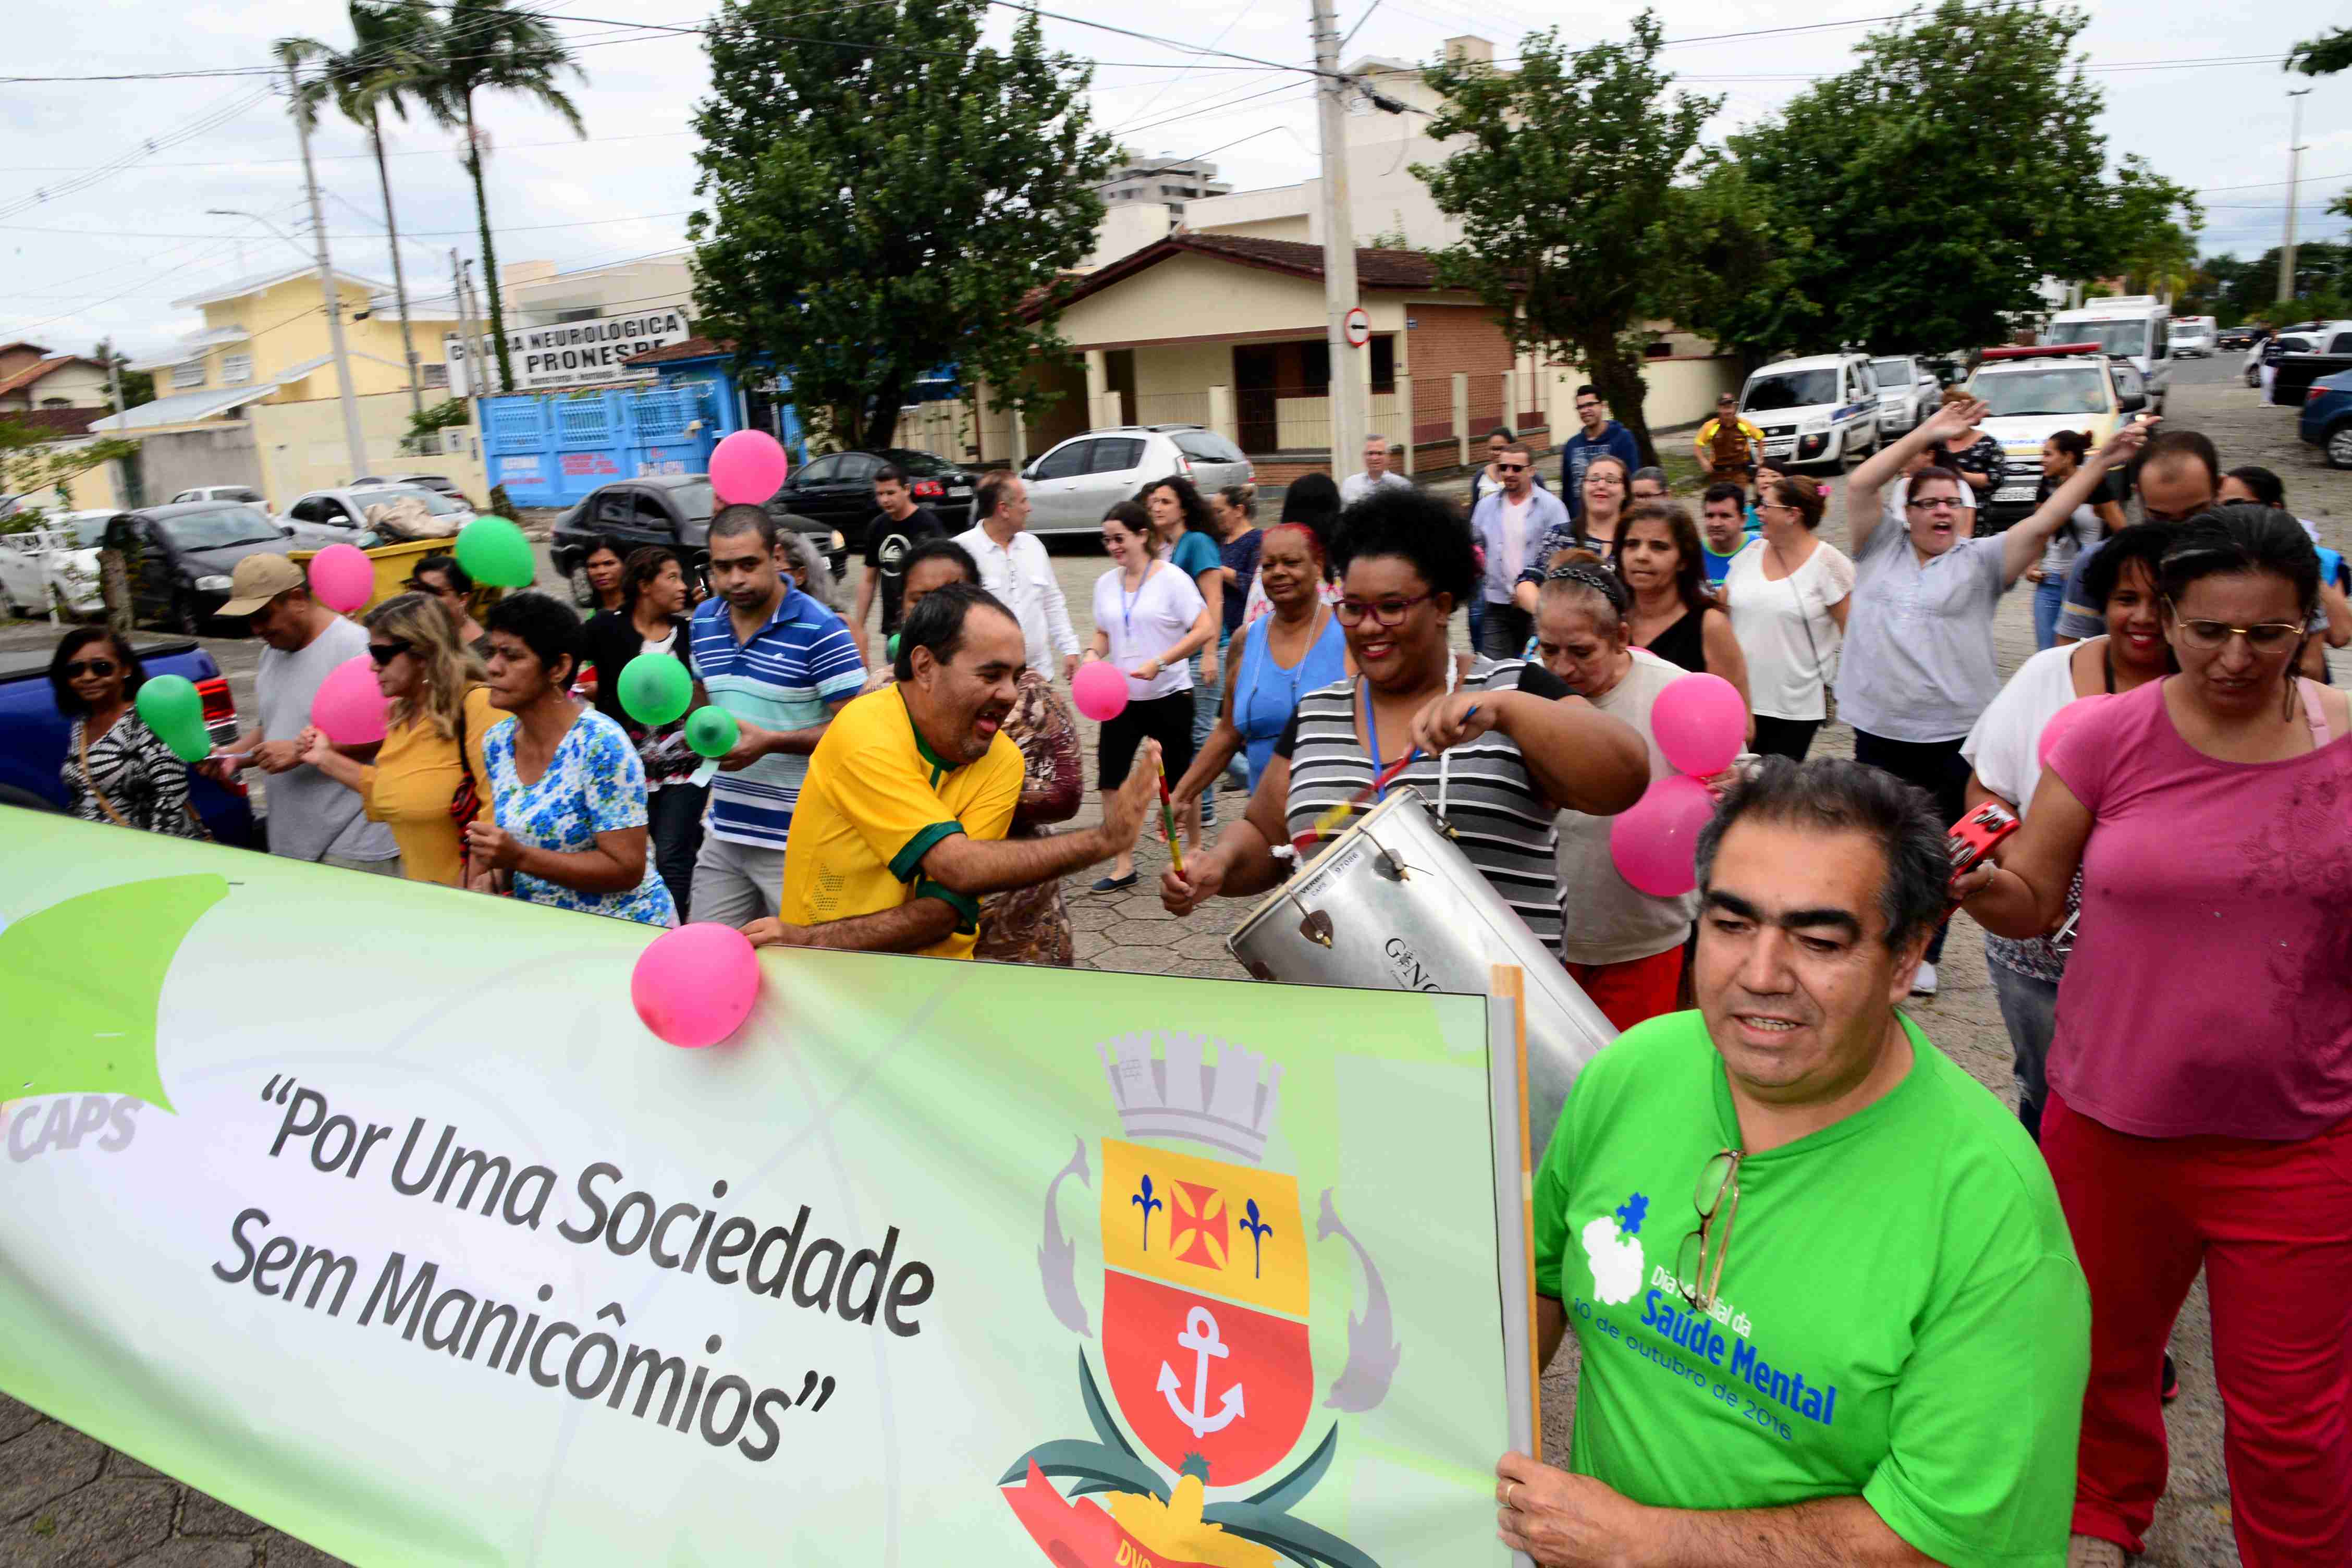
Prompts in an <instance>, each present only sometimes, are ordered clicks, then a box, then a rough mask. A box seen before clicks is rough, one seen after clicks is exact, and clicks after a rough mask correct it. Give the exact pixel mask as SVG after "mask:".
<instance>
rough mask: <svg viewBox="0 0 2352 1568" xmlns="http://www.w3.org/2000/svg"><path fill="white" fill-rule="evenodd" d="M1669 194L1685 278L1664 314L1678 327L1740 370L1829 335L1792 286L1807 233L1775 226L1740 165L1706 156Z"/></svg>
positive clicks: (1807, 247) (1807, 246) (1806, 248)
mask: <svg viewBox="0 0 2352 1568" xmlns="http://www.w3.org/2000/svg"><path fill="white" fill-rule="evenodd" d="M1671 195H1672V198H1673V199H1672V201H1671V202H1670V203H1669V205H1668V207H1667V212H1668V214H1669V217H1668V220H1667V221H1668V226H1669V227H1670V228H1671V230H1672V232H1673V234H1674V236H1675V239H1676V241H1677V250H1678V257H1677V259H1678V260H1679V261H1680V263H1681V265H1682V268H1683V272H1682V275H1681V276H1680V278H1679V279H1677V280H1676V281H1675V285H1674V287H1673V288H1672V289H1671V290H1670V293H1671V295H1672V304H1671V309H1670V310H1669V312H1668V313H1669V314H1670V315H1671V316H1672V317H1673V319H1674V320H1675V321H1676V322H1677V323H1679V324H1680V325H1682V326H1683V327H1685V328H1687V329H1688V330H1689V331H1694V332H1696V333H1698V334H1699V335H1700V336H1701V337H1706V338H1712V339H1714V340H1715V342H1717V344H1718V345H1720V346H1723V347H1726V348H1729V349H1733V350H1736V351H1738V352H1739V353H1741V355H1742V356H1743V358H1745V359H1746V361H1747V362H1748V363H1746V364H1745V365H1744V366H1743V367H1742V368H1743V369H1746V370H1753V369H1755V368H1756V367H1757V365H1759V364H1760V363H1763V362H1764V361H1765V360H1766V359H1767V358H1769V356H1771V355H1772V354H1774V353H1780V352H1782V351H1787V350H1795V349H1798V348H1801V347H1803V346H1804V345H1806V344H1809V343H1815V342H1820V341H1821V340H1822V338H1823V337H1825V336H1827V335H1828V331H1829V329H1828V327H1827V326H1826V325H1825V324H1824V322H1823V321H1822V308H1821V307H1820V306H1819V305H1817V304H1815V303H1814V302H1813V301H1812V300H1810V299H1808V298H1807V297H1806V296H1805V295H1804V294H1803V293H1802V292H1801V291H1800V290H1799V289H1797V287H1796V277H1797V274H1798V272H1799V271H1800V270H1801V268H1803V267H1804V266H1805V263H1806V257H1807V253H1808V252H1810V251H1811V248H1812V235H1811V232H1810V231H1809V230H1807V229H1806V228H1805V227H1803V226H1801V225H1798V224H1790V223H1783V222H1780V221H1776V219H1775V217H1774V215H1773V204H1772V202H1771V200H1770V199H1769V196H1768V195H1766V194H1765V193H1764V192H1762V191H1759V189H1757V187H1756V185H1755V184H1754V182H1753V181H1751V180H1750V179H1749V178H1748V170H1747V168H1746V166H1745V165H1743V164H1741V163H1738V161H1737V160H1734V159H1730V158H1727V157H1724V156H1722V155H1721V154H1719V153H1718V154H1714V155H1711V156H1710V157H1709V158H1708V159H1707V161H1706V163H1704V164H1702V165H1701V167H1700V171H1699V174H1698V177H1697V179H1696V180H1695V181H1693V182H1691V183H1690V184H1684V185H1677V186H1676V187H1675V189H1674V191H1673V192H1672V193H1671Z"/></svg>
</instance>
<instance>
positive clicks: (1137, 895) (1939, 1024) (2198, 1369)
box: [0, 355, 2352, 1568]
mask: <svg viewBox="0 0 2352 1568" xmlns="http://www.w3.org/2000/svg"><path fill="white" fill-rule="evenodd" d="M2237 363H2238V362H2237V356H2235V355H2225V356H2223V357H2221V358H2220V359H2215V360H2207V361H2189V362H2186V363H2181V364H2179V365H2178V366H2176V369H2175V373H2174V378H2175V379H2174V391H2173V394H2172V396H2171V411H2170V419H2171V423H2173V424H2174V425H2176V426H2186V427H2190V428H2196V429H2201V430H2203V431H2205V432H2206V433H2207V434H2208V435H2210V436H2211V437H2212V438H2213V440H2214V442H2215V443H2216V444H2217V445H2218V446H2219V447H2220V448H2221V454H2222V458H2223V461H2224V463H2225V465H2228V466H2233V467H2234V466H2236V465H2238V464H2242V463H2259V464H2262V465H2263V466H2265V467H2268V468H2273V469H2274V470H2276V471H2277V472H2278V473H2279V474H2280V475H2281V476H2282V477H2283V478H2284V480H2285V482H2286V487H2287V499H2288V501H2289V503H2290V504H2291V505H2292V506H2293V507H2294V510H2296V511H2297V512H2298V513H2299V514H2301V515H2302V516H2304V517H2305V518H2308V519H2310V520H2312V521H2314V522H2315V523H2317V524H2318V525H2319V527H2320V530H2321V532H2322V534H2323V536H2324V537H2325V538H2326V541H2327V542H2328V543H2330V544H2332V545H2336V546H2337V547H2338V548H2341V547H2343V546H2344V545H2345V544H2346V543H2347V540H2352V530H2347V522H2346V520H2347V518H2352V472H2338V471H2336V470H2334V469H2330V468H2326V466H2325V464H2324V463H2323V461H2322V460H2321V458H2319V456H2318V454H2317V452H2316V451H2315V450H2314V449H2313V448H2311V447H2304V446H2302V445H2301V444H2300V443H2299V442H2298V441H2297V440H2296V438H2295V435H2294V412H2293V411H2292V410H2290V409H2284V408H2271V407H2267V406H2264V405H2260V404H2258V403H2257V402H2256V401H2255V395H2254V394H2253V393H2252V392H2249V391H2247V390H2246V389H2245V388H2244V387H2243V386H2242V384H2239V383H2238V381H2237V379H2236V373H2237ZM1833 487H1836V488H1842V481H1833ZM1838 515H1839V509H1838V508H1837V507H1836V506H1835V505H1832V509H1831V516H1832V521H1831V522H1830V523H1829V524H1828V525H1827V526H1828V528H1829V531H1830V532H1829V537H1830V538H1831V539H1832V541H1833V542H1834V541H1838V540H1839V539H1840V538H1841V525H1840V524H1839V522H1838V521H1835V520H1836V518H1837V516H1838ZM543 561H544V552H543V551H542V562H543ZM1107 567H1108V562H1106V561H1105V560H1104V559H1103V558H1102V556H1101V555H1100V553H1099V552H1098V551H1097V550H1096V549H1094V548H1092V547H1090V546H1087V545H1084V544H1079V545H1076V546H1073V545H1058V546H1057V547H1056V551H1055V571H1056V574H1057V575H1058V576H1059V578H1060V580H1061V584H1062V587H1063V590H1064V592H1065V594H1066V595H1067V596H1068V599H1069V602H1070V608H1071V614H1072V616H1073V617H1074V619H1075V620H1076V622H1077V624H1078V626H1079V630H1080V634H1081V636H1084V635H1087V633H1089V632H1090V631H1091V630H1092V627H1091V625H1090V619H1089V617H1088V616H1087V605H1088V604H1089V603H1090V602H1091V599H1092V585H1093V583H1094V580H1095V578H1096V577H1097V576H1098V575H1099V574H1101V573H1102V572H1103V571H1104V570H1105V569H1106V568H1107ZM542 581H543V582H545V583H547V584H550V585H552V586H556V587H558V589H559V591H560V584H557V583H556V580H555V577H554V574H553V573H552V571H551V570H549V571H547V572H546V573H545V575H544V576H543V578H542ZM855 582H856V568H853V569H852V579H851V582H850V584H846V585H845V587H846V588H847V589H850V590H853V591H854V588H855ZM843 602H844V603H845V604H847V603H850V602H854V601H852V599H851V598H850V597H849V595H848V594H847V593H845V594H844V595H843ZM1459 635H1460V630H1459V627H1458V626H1457V637H1459ZM55 636H56V632H55V630H54V629H53V628H50V627H48V626H45V625H41V624H37V623H30V624H28V623H16V624H13V625H7V626H0V647H47V646H49V644H50V643H51V642H52V640H53V639H54V637H55ZM1995 637H1996V645H1997V647H1998V649H1999V651H2000V660H2001V667H2002V668H2003V669H2004V670H2008V669H2013V668H2015V667H2016V666H2017V665H2018V664H2019V663H2020V662H2021V660H2022V659H2023V658H2025V657H2026V656H2027V655H2028V654H2029V653H2031V652H2032V625H2031V618H2030V615H2029V596H2028V595H2025V594H2023V593H2012V594H2011V595H2009V597H2008V598H2007V599H2006V600H2004V601H2003V603H2002V605H2001V610H2000V619H1999V621H1998V623H1997V626H1996V633H1995ZM202 641H203V643H204V646H205V647H206V648H208V649H210V650H211V652H212V654H213V657H214V658H215V659H216V660H217V661H218V662H219V663H220V665H221V668H223V670H224V671H226V673H227V675H228V677H229V681H230V687H231V689H232V691H233V692H234V693H235V695H236V702H237V709H238V711H239V712H240V713H241V714H245V715H248V716H249V715H250V714H251V713H252V712H253V711H254V707H253V670H254V667H255V662H256V658H257V650H258V647H259V645H258V644H257V643H256V642H255V641H253V640H252V639H250V638H247V637H205V638H203V639H202ZM2331 662H2332V663H2333V665H2334V667H2335V669H2336V679H2337V681H2338V682H2339V683H2343V682H2345V681H2347V679H2352V661H2347V659H2345V658H2343V657H2342V656H2340V655H2339V656H2336V658H2334V659H2333V660H2332V661H2331ZM1083 728H1084V730H1085V731H1086V737H1087V751H1088V757H1089V762H1088V769H1089V771H1088V776H1089V777H1090V778H1091V777H1092V776H1093V774H1092V761H1091V758H1092V751H1093V742H1094V730H1095V726H1094V725H1092V724H1090V723H1087V724H1084V725H1083ZM1851 751H1852V733H1851V731H1848V730H1847V729H1846V728H1845V727H1844V726H1843V725H1838V724H1832V725H1831V726H1829V727H1828V728H1827V729H1826V730H1825V731H1823V733H1822V738H1821V740H1820V742H1818V743H1817V744H1816V747H1815V751H1814V754H1815V755H1846V754H1850V753H1851ZM1092 812H1093V808H1092V807H1091V806H1090V807H1089V808H1088V812H1087V816H1091V815H1092ZM1163 858H1164V856H1163V852H1162V851H1160V849H1158V848H1157V847H1154V846H1151V845H1150V844H1149V843H1147V844H1146V845H1145V847H1144V848H1143V850H1142V851H1141V853H1140V854H1139V866H1140V868H1141V869H1142V870H1143V873H1144V875H1143V877H1142V879H1141V882H1140V885H1139V886H1140V888H1141V889H1150V887H1151V886H1153V884H1154V883H1155V881H1156V879H1157V877H1158V874H1159V870H1160V865H1161V864H1162V862H1163ZM1085 880H1087V879H1074V883H1073V886H1074V887H1078V886H1083V884H1084V881H1085ZM1071 909H1072V919H1073V921H1074V923H1075V924H1076V926H1077V927H1078V959H1079V962H1080V963H1084V964H1086V965H1087V966H1089V967H1091V968H1096V969H1105V970H1125V971H1131V972H1141V973H1162V974H1166V973H1177V974H1200V975H1215V976H1221V977H1232V976H1234V974H1235V973H1236V970H1235V966H1234V962H1233V960H1232V959H1231V957H1230V956H1228V955H1227V954H1226V952H1225V951H1224V945H1223V937H1224V933H1225V932H1226V931H1229V930H1231V929H1232V927H1233V925H1234V924H1235V923H1237V921H1238V920H1239V918H1240V916H1241V914H1242V912H1243V909H1244V906H1241V905H1238V904H1233V905H1226V906H1223V907H1221V908H1219V909H1217V910H1213V911H1211V912H1209V913H1206V914H1203V915H1202V916H1198V917H1195V918H1194V919H1193V920H1192V921H1176V920H1173V919H1171V918H1170V917H1169V916H1168V915H1167V914H1166V913H1165V912H1164V911H1162V910H1160V904H1159V900H1157V898H1156V897H1154V896H1152V895H1151V894H1150V892H1149V891H1144V890H1139V891H1135V892H1130V893H1129V894H1127V895H1125V896H1123V897H1118V898H1110V899H1104V898H1097V897H1094V896H1093V895H1091V894H1087V893H1084V892H1074V893H1073V896H1072V898H1071ZM1958 925H1959V926H1960V927H1961V928H1962V929H1961V930H1958V931H1955V932H1954V934H1953V938H1952V940H1951V941H1950V942H1949V943H1948V946H1947V949H1946V961H1945V963H1944V964H1943V966H1942V976H1943V991H1942V993H1941V994H1939V995H1937V997H1935V998H1934V999H1933V1000H1931V1001H1917V1000H1915V1001H1914V1003H1913V1005H1912V1008H1911V1011H1912V1012H1913V1014H1914V1016H1916V1018H1917V1019H1918V1020H1919V1022H1920V1024H1921V1025H1922V1026H1923V1027H1924V1028H1925V1029H1926V1030H1927V1034H1928V1035H1929V1037H1931V1038H1932V1039H1934V1040H1935V1041H1936V1043H1937V1045H1938V1046H1940V1047H1942V1048H1943V1049H1944V1050H1945V1051H1947V1052H1948V1053H1949V1054H1950V1055H1951V1056H1952V1057H1953V1058H1955V1059H1957V1060H1958V1061H1959V1062H1960V1063H1961V1065H1962V1066H1964V1067H1965V1068H1968V1070H1969V1072H1970V1073H1972V1074H1973V1075H1974V1076H1975V1077H1976V1078H1977V1079H1979V1081H1980V1082H1982V1083H1983V1084H1984V1085H1985V1086H1986V1087H1987V1088H1988V1089H1991V1090H1992V1091H1993V1092H1994V1093H1995V1094H1997V1095H2000V1097H2001V1098H2002V1100H2005V1101H2010V1102H2012V1103H2013V1102H2014V1098H2015V1096H2014V1091H2013V1089H2012V1088H2011V1081H2010V1052H2009V1042H2008V1038H2007V1036H2006V1035H2005V1034H2004V1033H2003V1031H2002V1028H2001V1025H2000V1015H1999V1012H1998V1010H1997V1009H1996V1007H1995V1005H1994V1002H1993V997H1992V992H1991V989H1990V984H1989V982H1988V981H1987V979H1986V977H1985V972H1984V958H1983V947H1982V944H1981V942H1979V941H1978V940H1976V938H1977V934H1978V933H1977V932H1976V931H1975V930H1974V929H1973V927H1972V926H1971V925H1970V922H1969V921H1968V920H1967V919H1966V917H1965V916H1963V917H1961V918H1960V920H1959V921H1958ZM2173 1351H2174V1355H2175V1358H2176V1360H2177V1361H2178V1363H2179V1370H2180V1381H2181V1385H2182V1395H2181V1398H2180V1400H2179V1403H2177V1404H2176V1405H2173V1406H2172V1407H2171V1408H2170V1409H2169V1410H2168V1413H2167V1424H2168V1430H2169V1433H2170V1437H2171V1452H2172V1478H2171V1488H2170V1490H2169V1492H2168V1495H2167V1496H2166V1498H2165V1500H2164V1501H2163V1503H2162V1504H2161V1505H2160V1506H2159V1508H2158V1513H2157V1521H2156V1526H2155V1529H2154V1531H2153V1532H2152V1534H2151V1536H2150V1541H2149V1552H2148V1554H2147V1557H2145V1558H2144V1559H2142V1562H2143V1563H2149V1564H2158V1565H2163V1568H2208V1565H2217V1564H2233V1563H2236V1562H2237V1561H2238V1558H2237V1553H2236V1551H2235V1548H2234V1547H2233V1545H2232V1544H2231V1538H2230V1527H2229V1507H2230V1505H2229V1489H2228V1484H2227V1482H2226V1480H2225V1479H2224V1478H2223V1475H2222V1471H2221V1402H2220V1399H2219V1397H2218V1396H2217V1394H2216V1393H2215V1389H2214V1384H2213V1365H2212V1355H2211V1349H2210V1326H2209V1322H2208V1319H2207V1315H2206V1306H2205V1294H2204V1289H2203V1286H2202V1284H2201V1283H2200V1286H2199V1287H2198V1289H2197V1290H2196V1292H2195V1293H2194V1294H2193V1295H2192V1296H2191V1297H2190V1299H2189V1304H2188V1307H2187V1309H2186V1310H2185V1311H2184V1312H2183V1313H2182V1316H2181V1319H2180V1321H2179V1325H2178V1326H2177V1328H2176V1330H2175V1332H2174V1335H2173ZM1572 1352H1573V1342H1572V1341H1571V1342H1570V1353H1567V1354H1564V1355H1563V1356H1562V1358H1561V1363H1560V1364H1558V1365H1556V1366H1555V1367H1554V1369H1553V1371H1552V1373H1550V1375H1549V1376H1548V1377H1547V1378H1546V1380H1545V1390H1544V1393H1545V1399H1544V1409H1545V1413H1546V1417H1547V1419H1546V1423H1545V1426H1546V1447H1547V1448H1548V1450H1549V1451H1550V1452H1551V1453H1552V1454H1553V1455H1555V1456H1557V1455H1559V1454H1560V1453H1564V1452H1565V1451H1566V1444H1567V1438H1568V1430H1569V1420H1570V1413H1571V1412H1572V1410H1573V1408H1574V1401H1575V1375H1576V1373H1575V1366H1574V1356H1573V1353H1572ZM330 1561H331V1559H327V1558H325V1557H324V1556H323V1555H322V1554H321V1553H320V1552H316V1551H315V1550H314V1549H312V1548H310V1547H308V1546H305V1545H303V1544H301V1543H300V1542H296V1541H293V1540H291V1539H290V1538H288V1537H285V1536H282V1535H279V1534H278V1533H277V1532H275V1531H268V1530H266V1529H264V1528H263V1527H262V1526H261V1524H260V1523H259V1522H258V1521H255V1520H252V1519H248V1518H247V1517H246V1516H245V1515H243V1514H241V1513H238V1512H236V1510H232V1509H229V1508H226V1507H225V1506H224V1505H222V1504H220V1503H218V1502H216V1501H215V1500H212V1499H210V1498H207V1497H205V1496H204V1495H203V1494H202V1493H199V1492H196V1491H194V1490H192V1489H189V1488H186V1487H183V1486H180V1485H179V1484H178V1483H176V1482H173V1481H171V1480H169V1479H167V1478H164V1477H162V1476H160V1475H158V1474H157V1473H156V1472H154V1471H152V1470H151V1469H148V1468H146V1467H144V1466H142V1465H140V1464H139V1463H138V1462H137V1461H135V1460H133V1459H131V1458H130V1457H129V1456H127V1455H123V1454H118V1453H114V1452H112V1451H110V1450H108V1449H106V1448H104V1447H101V1446H100V1445H99V1444H97V1443H94V1442H92V1441H90V1440H89V1439H88V1438H86V1437H83V1436H81V1435H80V1434H79V1433H76V1432H74V1431H72V1430H71V1429H69V1428H67V1427H64V1426H59V1425H58V1423H56V1422H53V1421H49V1420H47V1419H46V1418H44V1417H41V1416H40V1415H37V1414H36V1413H35V1412H33V1411H30V1410H27V1409H26V1408H25V1407H24V1406H22V1405H16V1404H15V1403H14V1402H12V1401H9V1400H7V1399H5V1396H0V1568H15V1565H18V1564H23V1565H26V1568H30V1565H35V1564H39V1565H44V1568H46V1565H50V1564H58V1565H63V1564H72V1565H73V1568H113V1565H115V1564H126V1563H128V1564H138V1565H140V1568H257V1565H259V1568H296V1565H300V1568H310V1565H311V1564H316V1563H325V1562H330Z"/></svg>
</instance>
